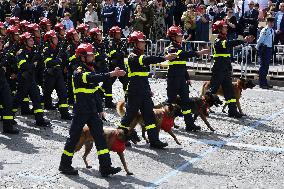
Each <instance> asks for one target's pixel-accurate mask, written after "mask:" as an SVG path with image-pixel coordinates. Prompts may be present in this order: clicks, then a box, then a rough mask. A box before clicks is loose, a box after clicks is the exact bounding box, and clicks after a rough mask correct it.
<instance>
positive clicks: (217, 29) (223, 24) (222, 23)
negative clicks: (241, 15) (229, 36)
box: [212, 20, 227, 32]
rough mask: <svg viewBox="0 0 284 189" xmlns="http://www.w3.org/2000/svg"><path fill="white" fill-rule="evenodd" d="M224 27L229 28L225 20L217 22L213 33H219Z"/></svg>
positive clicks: (213, 27)
mask: <svg viewBox="0 0 284 189" xmlns="http://www.w3.org/2000/svg"><path fill="white" fill-rule="evenodd" d="M223 26H227V24H226V22H225V21H224V20H217V21H216V22H214V24H213V25H212V31H213V32H218V31H219V30H220V29H222V28H223Z"/></svg>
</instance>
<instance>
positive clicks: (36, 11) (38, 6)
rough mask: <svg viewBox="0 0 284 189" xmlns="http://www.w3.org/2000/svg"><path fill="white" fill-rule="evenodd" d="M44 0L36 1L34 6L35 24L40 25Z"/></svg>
mask: <svg viewBox="0 0 284 189" xmlns="http://www.w3.org/2000/svg"><path fill="white" fill-rule="evenodd" d="M42 4H43V3H42V0H35V1H34V6H33V13H34V19H35V22H36V23H38V22H39V19H40V18H41V17H42V16H43V11H44V9H43V7H42Z"/></svg>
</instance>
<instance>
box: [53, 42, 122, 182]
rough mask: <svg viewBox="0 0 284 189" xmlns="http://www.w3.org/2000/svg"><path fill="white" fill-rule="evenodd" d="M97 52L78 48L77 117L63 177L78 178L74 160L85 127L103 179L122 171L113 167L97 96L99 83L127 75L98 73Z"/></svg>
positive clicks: (62, 167)
mask: <svg viewBox="0 0 284 189" xmlns="http://www.w3.org/2000/svg"><path fill="white" fill-rule="evenodd" d="M94 52H95V51H94V48H93V46H92V45H91V44H89V43H84V44H81V45H79V46H78V48H77V50H76V57H77V58H78V59H76V60H77V61H79V62H77V65H80V66H79V67H78V68H77V69H76V70H75V71H74V75H73V79H72V80H73V86H74V94H75V95H76V96H75V97H76V101H75V104H74V109H73V112H74V117H73V120H72V124H71V128H70V131H69V135H70V136H69V138H68V139H67V141H66V144H65V147H64V151H63V154H62V156H61V162H60V166H59V171H61V172H62V173H63V174H68V175H77V174H78V171H77V170H75V169H74V168H73V167H72V165H71V164H72V158H73V154H74V150H75V147H76V145H77V143H78V141H79V138H80V136H81V133H82V129H83V127H84V125H85V124H87V125H88V126H89V128H90V132H91V134H92V136H93V137H94V139H95V144H96V148H97V154H98V158H99V164H100V173H101V175H102V176H103V177H107V176H108V175H111V174H116V173H118V172H119V171H121V168H119V167H118V168H114V167H112V166H111V159H110V155H109V149H107V144H106V141H105V138H104V136H103V122H102V120H101V119H100V117H99V115H98V109H97V95H96V93H95V92H96V91H97V90H98V87H97V86H98V83H99V82H102V81H104V80H106V79H107V78H110V77H117V76H123V75H125V72H124V71H123V70H119V68H117V69H115V70H114V71H112V72H109V73H100V74H97V73H96V72H95V70H94V67H93V65H94V62H93V61H94V57H95V56H94Z"/></svg>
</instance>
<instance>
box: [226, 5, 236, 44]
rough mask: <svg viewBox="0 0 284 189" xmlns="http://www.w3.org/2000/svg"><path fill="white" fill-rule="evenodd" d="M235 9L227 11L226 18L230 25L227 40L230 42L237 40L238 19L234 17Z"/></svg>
mask: <svg viewBox="0 0 284 189" xmlns="http://www.w3.org/2000/svg"><path fill="white" fill-rule="evenodd" d="M233 13H234V11H233V9H230V8H228V9H227V16H226V17H225V18H224V20H225V22H226V23H227V25H228V32H227V38H228V40H233V39H236V38H237V34H236V31H237V18H236V17H235V16H234V15H233Z"/></svg>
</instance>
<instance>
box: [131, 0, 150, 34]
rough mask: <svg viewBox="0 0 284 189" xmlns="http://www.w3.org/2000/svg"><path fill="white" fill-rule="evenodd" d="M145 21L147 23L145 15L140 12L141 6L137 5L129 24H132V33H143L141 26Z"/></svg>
mask: <svg viewBox="0 0 284 189" xmlns="http://www.w3.org/2000/svg"><path fill="white" fill-rule="evenodd" d="M146 21H147V19H146V15H145V14H144V12H143V10H142V6H141V5H137V6H136V9H135V12H134V14H133V16H132V18H131V19H130V22H131V23H132V31H142V32H143V31H144V30H143V29H144V28H143V26H144V23H145V22H146Z"/></svg>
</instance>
